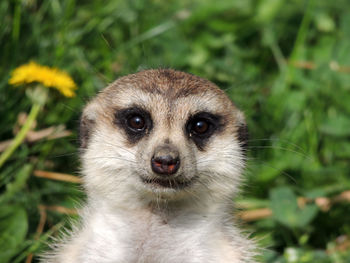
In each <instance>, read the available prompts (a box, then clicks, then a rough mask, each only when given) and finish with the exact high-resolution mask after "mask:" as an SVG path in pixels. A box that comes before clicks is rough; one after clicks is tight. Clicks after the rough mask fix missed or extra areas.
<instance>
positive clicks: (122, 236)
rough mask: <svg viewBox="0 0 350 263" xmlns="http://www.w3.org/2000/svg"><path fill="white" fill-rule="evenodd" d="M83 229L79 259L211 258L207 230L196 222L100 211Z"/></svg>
mask: <svg viewBox="0 0 350 263" xmlns="http://www.w3.org/2000/svg"><path fill="white" fill-rule="evenodd" d="M84 232H85V233H86V234H85V238H86V241H87V242H85V245H84V251H86V253H82V255H81V262H101V263H104V262H108V263H119V262H130V263H133V262H144V263H148V262H149V263H155V262H167V263H172V262H174V263H175V262H188V263H192V262H193V263H196V262H214V261H211V260H210V258H211V257H212V258H213V256H212V255H211V253H210V250H211V247H212V246H211V245H209V243H210V242H211V241H212V240H210V236H212V235H211V234H210V232H211V230H210V229H208V225H206V227H204V224H200V223H199V224H198V223H196V224H192V222H186V224H183V222H181V224H180V222H177V220H172V221H168V222H166V221H164V220H161V219H159V218H157V217H150V216H144V217H128V218H123V217H119V216H113V217H111V216H108V217H106V216H102V215H100V216H99V217H96V218H95V219H94V220H92V221H91V225H90V226H87V227H86V229H85V231H84Z"/></svg>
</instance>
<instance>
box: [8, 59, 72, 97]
mask: <svg viewBox="0 0 350 263" xmlns="http://www.w3.org/2000/svg"><path fill="white" fill-rule="evenodd" d="M34 82H39V83H41V84H43V85H44V86H45V87H52V88H56V89H57V90H58V91H59V92H61V93H62V94H63V95H64V96H66V97H73V96H75V93H74V90H76V89H77V86H76V84H75V83H74V81H73V80H72V78H71V77H70V76H69V75H68V74H67V73H65V72H62V71H60V70H58V69H56V68H49V67H46V66H41V65H39V64H37V63H35V62H29V63H28V64H25V65H22V66H19V67H18V68H16V69H15V70H14V71H13V72H12V76H11V78H10V80H9V83H10V84H11V85H16V86H17V85H21V84H29V83H34Z"/></svg>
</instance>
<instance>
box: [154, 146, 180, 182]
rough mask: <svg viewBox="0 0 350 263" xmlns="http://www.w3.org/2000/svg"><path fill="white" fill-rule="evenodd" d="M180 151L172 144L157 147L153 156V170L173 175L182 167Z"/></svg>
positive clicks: (161, 173) (157, 172)
mask: <svg viewBox="0 0 350 263" xmlns="http://www.w3.org/2000/svg"><path fill="white" fill-rule="evenodd" d="M179 155H180V154H179V151H178V150H177V149H176V147H175V146H173V145H171V144H164V145H160V146H158V147H156V149H155V150H154V155H153V156H152V158H151V167H152V170H153V172H155V173H156V174H160V175H173V174H175V173H176V172H177V171H178V170H179V167H180V158H179Z"/></svg>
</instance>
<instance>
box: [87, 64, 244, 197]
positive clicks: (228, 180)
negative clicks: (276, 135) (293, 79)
mask: <svg viewBox="0 0 350 263" xmlns="http://www.w3.org/2000/svg"><path fill="white" fill-rule="evenodd" d="M246 135H247V134H246V124H245V121H244V116H243V114H242V113H241V112H240V111H239V110H238V109H237V108H236V107H235V106H234V104H233V103H232V102H231V101H230V99H229V98H228V97H227V96H226V95H225V93H224V92H223V91H222V90H220V89H219V88H218V87H217V86H216V85H214V84H213V83H211V82H209V81H207V80H205V79H202V78H199V77H197V76H194V75H191V74H187V73H183V72H179V71H174V70H166V69H164V70H163V69H162V70H146V71H142V72H139V73H136V74H132V75H128V76H126V77H122V78H120V79H118V80H117V81H115V82H114V83H112V84H111V85H110V86H108V87H107V88H106V89H104V90H103V91H102V92H101V93H100V94H99V95H98V96H97V97H96V98H95V99H93V100H92V101H91V102H90V103H89V104H88V105H87V106H86V107H85V109H84V112H83V115H82V118H81V125H80V138H81V148H82V161H83V174H84V182H85V187H86V189H87V191H88V196H89V197H94V198H103V199H106V200H111V201H112V202H126V201H127V200H130V199H134V198H135V197H136V198H138V199H139V200H152V199H159V198H161V199H165V200H169V201H170V200H181V199H186V198H187V199H188V198H196V199H198V200H201V199H202V198H203V199H206V198H212V199H217V198H223V197H228V196H230V197H231V196H232V193H234V191H235V190H236V188H237V185H238V183H239V179H240V174H241V170H242V168H243V167H244V152H245V149H244V147H245V143H246Z"/></svg>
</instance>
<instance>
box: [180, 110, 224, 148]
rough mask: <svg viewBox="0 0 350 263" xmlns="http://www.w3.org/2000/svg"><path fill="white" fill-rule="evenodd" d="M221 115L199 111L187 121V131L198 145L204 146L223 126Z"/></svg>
mask: <svg viewBox="0 0 350 263" xmlns="http://www.w3.org/2000/svg"><path fill="white" fill-rule="evenodd" d="M220 120H221V116H218V115H216V114H212V113H209V112H199V113H197V114H195V115H194V116H191V117H190V118H189V119H188V121H187V123H186V127H185V130H186V133H187V135H188V137H189V138H190V139H192V140H193V141H194V142H195V143H196V144H197V146H198V147H199V148H200V149H201V148H203V146H204V144H205V143H206V141H207V140H208V139H209V137H210V136H212V135H213V134H214V133H215V132H216V131H217V130H218V129H219V128H220V127H221V126H222V124H221V121H220Z"/></svg>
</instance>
